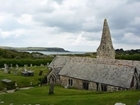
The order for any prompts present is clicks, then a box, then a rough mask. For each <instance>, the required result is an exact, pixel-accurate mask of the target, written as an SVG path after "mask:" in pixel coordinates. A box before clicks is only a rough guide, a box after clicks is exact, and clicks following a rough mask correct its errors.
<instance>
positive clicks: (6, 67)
mask: <svg viewBox="0 0 140 105" xmlns="http://www.w3.org/2000/svg"><path fill="white" fill-rule="evenodd" d="M4 73H8V66H7V64H6V63H5V64H4Z"/></svg>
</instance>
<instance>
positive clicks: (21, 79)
mask: <svg viewBox="0 0 140 105" xmlns="http://www.w3.org/2000/svg"><path fill="white" fill-rule="evenodd" d="M26 69H27V70H32V71H34V76H29V77H28V76H22V75H21V71H23V70H24V67H20V68H19V69H18V70H15V68H12V69H11V70H10V71H11V73H10V74H5V73H4V71H3V70H0V80H2V79H5V78H6V79H10V80H12V81H15V82H16V83H17V84H18V87H28V86H30V82H32V83H33V85H37V84H38V83H39V80H38V79H39V78H43V77H44V75H45V74H46V73H48V68H47V67H46V66H36V67H26ZM41 70H42V71H43V73H42V76H39V72H40V71H41ZM5 87H6V85H5V84H4V83H2V82H0V90H3V89H4V88H5Z"/></svg>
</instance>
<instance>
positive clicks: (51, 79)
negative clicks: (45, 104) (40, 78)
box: [49, 76, 54, 94]
mask: <svg viewBox="0 0 140 105" xmlns="http://www.w3.org/2000/svg"><path fill="white" fill-rule="evenodd" d="M49 94H54V78H53V77H52V76H51V77H50V86H49Z"/></svg>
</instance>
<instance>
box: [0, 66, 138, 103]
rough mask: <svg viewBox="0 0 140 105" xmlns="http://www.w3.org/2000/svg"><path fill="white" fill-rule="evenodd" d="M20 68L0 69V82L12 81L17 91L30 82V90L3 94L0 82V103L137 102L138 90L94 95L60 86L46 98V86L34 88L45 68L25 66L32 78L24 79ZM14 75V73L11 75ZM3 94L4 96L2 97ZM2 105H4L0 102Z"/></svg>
mask: <svg viewBox="0 0 140 105" xmlns="http://www.w3.org/2000/svg"><path fill="white" fill-rule="evenodd" d="M23 69H24V67H21V68H19V70H18V71H16V70H15V68H13V69H11V73H10V74H5V73H4V72H3V70H0V80H2V79H4V78H7V79H10V80H13V81H16V82H17V84H18V87H19V88H23V87H29V86H30V82H33V86H34V88H31V89H28V90H17V91H15V92H14V93H5V92H3V89H4V88H5V87H6V85H5V84H3V83H2V82H0V90H1V91H0V104H2V105H9V104H10V103H13V105H23V104H26V105H29V104H31V105H35V104H37V103H38V104H40V105H114V104H115V103H116V102H123V103H126V105H136V104H137V102H138V100H140V91H134V90H133V91H132V90H131V91H117V92H95V91H86V90H77V89H65V88H63V87H61V86H55V88H54V94H52V95H49V94H48V91H49V86H48V85H43V86H42V87H39V86H38V83H39V80H38V79H39V78H43V77H44V75H45V74H46V73H48V68H47V67H45V66H42V67H41V66H36V67H27V69H29V70H33V71H34V76H30V77H26V76H22V75H21V71H22V70H23ZM40 70H42V71H43V74H42V76H39V71H40ZM15 72H16V74H15ZM3 93H4V94H3ZM1 102H4V103H1Z"/></svg>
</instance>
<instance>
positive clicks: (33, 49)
mask: <svg viewBox="0 0 140 105" xmlns="http://www.w3.org/2000/svg"><path fill="white" fill-rule="evenodd" d="M0 48H2V49H6V50H15V51H51V52H67V51H66V50H65V49H63V48H58V47H7V46H0Z"/></svg>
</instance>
